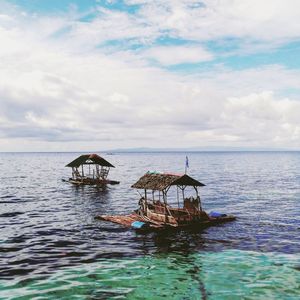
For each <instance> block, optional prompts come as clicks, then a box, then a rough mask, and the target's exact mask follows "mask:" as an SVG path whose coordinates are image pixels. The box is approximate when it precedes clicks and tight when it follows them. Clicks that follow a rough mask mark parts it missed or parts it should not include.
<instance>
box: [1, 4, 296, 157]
mask: <svg viewBox="0 0 300 300" xmlns="http://www.w3.org/2000/svg"><path fill="white" fill-rule="evenodd" d="M24 2H25V3H26V4H24ZM299 20H300V1H298V0H264V1H261V0H204V1H187V0H180V1H176V0H151V1H143V0H123V1H114V0H107V1H105V0H103V1H102V0H81V1H80V0H73V1H72V0H51V1H44V0H27V1H22V0H10V1H3V0H0V151H79V150H84V151H89V150H103V149H112V148H129V147H159V148H162V147H168V148H172V147H174V148H185V147H212V146H221V147H226V146H230V147H243V148H245V147H246V148H249V149H251V148H253V147H261V148H270V149H274V148H290V149H300V22H299Z"/></svg>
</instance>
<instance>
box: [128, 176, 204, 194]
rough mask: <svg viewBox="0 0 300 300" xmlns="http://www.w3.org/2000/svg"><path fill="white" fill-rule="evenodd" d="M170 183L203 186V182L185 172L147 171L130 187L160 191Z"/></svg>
mask: <svg viewBox="0 0 300 300" xmlns="http://www.w3.org/2000/svg"><path fill="white" fill-rule="evenodd" d="M171 185H181V186H205V184H203V183H201V182H199V181H198V180H196V179H194V178H192V177H190V176H188V175H186V174H184V175H174V174H164V173H151V172H148V173H146V174H145V175H144V176H142V177H141V178H140V179H139V180H138V181H137V182H136V183H135V184H134V185H132V186H131V187H133V188H136V189H146V190H156V191H162V190H164V189H166V188H167V187H169V186H171Z"/></svg>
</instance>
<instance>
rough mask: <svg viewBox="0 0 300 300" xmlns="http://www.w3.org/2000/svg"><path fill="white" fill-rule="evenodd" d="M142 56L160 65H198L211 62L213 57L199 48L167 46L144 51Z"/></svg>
mask: <svg viewBox="0 0 300 300" xmlns="http://www.w3.org/2000/svg"><path fill="white" fill-rule="evenodd" d="M143 56H145V57H148V58H152V59H155V60H157V61H158V62H159V63H160V64H162V65H176V64H183V63H199V62H203V61H209V60H212V58H213V56H212V54H211V53H209V52H208V51H206V50H204V49H203V48H201V47H190V46H189V47H185V46H172V47H170V46H168V47H166V46H165V47H162V46H160V47H155V48H150V49H148V50H146V51H145V52H144V53H143Z"/></svg>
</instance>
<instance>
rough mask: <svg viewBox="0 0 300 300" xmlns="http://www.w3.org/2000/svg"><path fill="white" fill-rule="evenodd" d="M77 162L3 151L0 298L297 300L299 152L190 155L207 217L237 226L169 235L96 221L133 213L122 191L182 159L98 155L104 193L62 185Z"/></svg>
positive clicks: (131, 199) (179, 166)
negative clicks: (227, 217)
mask: <svg viewBox="0 0 300 300" xmlns="http://www.w3.org/2000/svg"><path fill="white" fill-rule="evenodd" d="M78 155H79V153H2V154H0V170H1V171H0V228H1V235H0V299H299V297H300V235H299V233H300V153H299V152H280V153H275V152H272V153H267V152H265V153H264V152H257V153H242V152H240V153H191V154H188V155H189V161H190V168H189V174H190V175H191V176H194V177H196V178H197V179H199V180H200V181H201V182H203V183H205V184H206V187H204V188H202V189H201V195H202V201H203V206H204V208H205V210H207V211H212V210H215V211H220V212H225V213H231V214H235V215H236V216H237V217H238V220H237V221H235V222H232V223H227V224H223V225H219V226H216V227H211V228H208V229H205V230H203V231H193V232H177V233H169V234H164V233H149V234H138V233H136V232H135V231H132V230H128V229H126V228H123V227H121V226H119V225H116V224H112V223H107V222H102V221H96V220H94V217H95V216H96V215H99V214H119V213H128V212H131V211H132V210H133V209H135V208H136V207H137V201H138V199H139V195H138V194H137V193H136V191H135V190H133V189H131V188H130V186H131V185H132V184H133V183H134V182H135V181H136V180H137V179H138V178H139V177H140V176H142V175H143V174H144V173H145V172H146V171H147V170H160V171H171V172H177V173H178V172H179V173H182V171H183V169H184V164H185V154H182V153H155V154H153V153H152V154H117V155H111V156H108V155H104V156H105V157H106V158H107V159H108V160H109V161H110V162H112V163H113V164H114V165H115V166H117V168H116V169H112V171H111V174H110V178H111V179H115V180H120V181H121V184H120V185H118V186H112V187H109V188H107V189H105V190H102V189H99V188H96V187H88V186H86V187H75V186H73V185H71V184H68V183H65V182H63V181H62V180H61V179H62V178H68V177H69V175H70V170H69V169H68V168H65V167H64V166H65V165H66V164H67V163H68V162H70V161H71V160H73V159H74V158H76V157H77V156H78Z"/></svg>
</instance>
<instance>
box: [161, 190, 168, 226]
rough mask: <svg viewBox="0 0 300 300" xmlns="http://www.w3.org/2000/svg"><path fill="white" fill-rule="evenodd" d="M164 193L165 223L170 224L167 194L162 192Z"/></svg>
mask: <svg viewBox="0 0 300 300" xmlns="http://www.w3.org/2000/svg"><path fill="white" fill-rule="evenodd" d="M162 193H163V200H164V205H165V223H167V222H168V213H167V199H166V192H165V191H162Z"/></svg>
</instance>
